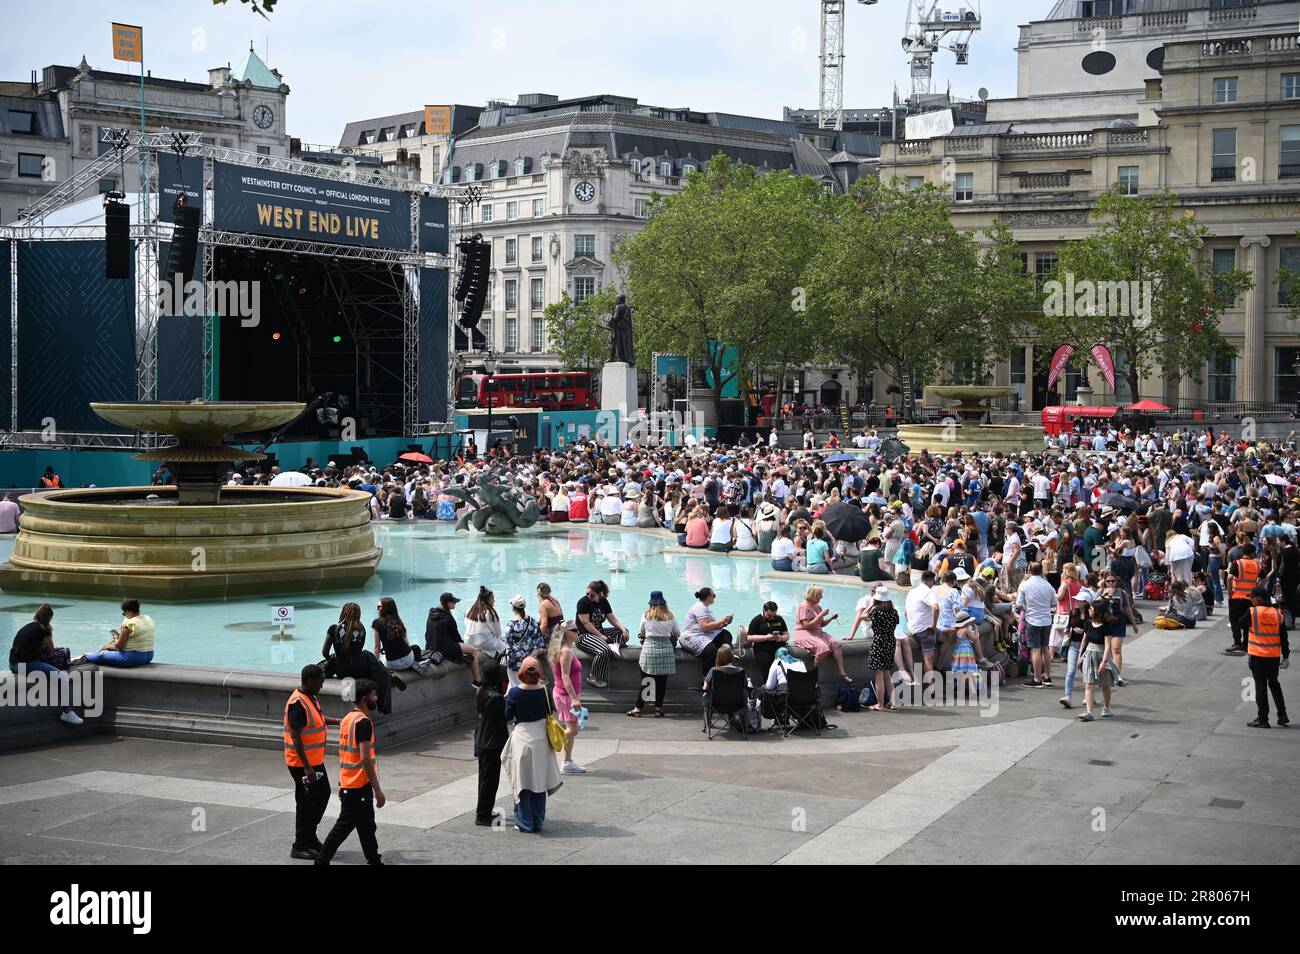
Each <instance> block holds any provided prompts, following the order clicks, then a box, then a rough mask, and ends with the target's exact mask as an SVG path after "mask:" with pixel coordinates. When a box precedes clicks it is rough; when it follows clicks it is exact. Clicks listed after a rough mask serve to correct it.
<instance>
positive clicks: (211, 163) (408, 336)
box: [0, 130, 466, 448]
mask: <svg viewBox="0 0 1300 954" xmlns="http://www.w3.org/2000/svg"><path fill="white" fill-rule="evenodd" d="M104 141H105V142H108V143H113V142H115V141H116V142H117V143H118V146H117V148H115V149H114V150H113V151H110V152H106V153H105V154H104V155H102V156H99V157H98V158H96V159H95V160H94V161H92V162H90V163H89V164H87V165H85V166H83V167H82V168H81V170H80V171H79V172H77V173H76V174H74V175H72V176H70V177H69V178H68V179H66V180H64V181H63V182H61V183H59V184H58V185H57V186H55V187H54V188H53V189H51V190H50V191H49V192H47V193H46V194H45V195H44V196H42V197H41V198H40V199H38V200H37V201H35V202H33V203H32V204H31V205H30V206H28V207H27V208H26V209H25V210H23V211H22V212H21V213H20V216H19V220H18V221H17V222H16V223H15V224H13V225H10V226H0V240H4V239H9V240H11V241H10V246H9V255H10V276H11V281H10V292H9V293H10V314H11V322H10V329H9V331H10V344H11V348H10V364H11V367H10V371H11V374H10V389H11V393H10V398H11V400H10V421H9V422H8V423H9V431H8V433H7V434H6V433H4V432H3V431H0V447H19V446H30V444H29V442H36V443H38V444H39V446H41V447H45V448H50V447H107V446H122V445H121V444H120V443H119V436H118V435H107V434H105V435H100V434H59V435H57V437H56V439H55V440H54V441H53V442H51V441H48V440H40V437H39V432H36V433H35V435H32V434H27V433H24V432H20V431H19V429H18V295H19V288H18V286H19V281H18V277H19V276H18V245H17V243H18V242H23V241H72V240H78V239H81V240H84V239H99V240H102V239H103V238H104V227H103V226H102V225H49V224H47V219H48V217H49V216H50V215H51V214H52V213H54V212H57V211H58V210H60V209H63V208H65V207H66V206H68V205H70V204H72V203H73V202H76V201H79V200H81V199H83V198H86V197H87V196H90V195H95V194H98V190H99V182H100V180H101V179H103V178H105V177H107V176H110V175H112V174H113V173H114V172H116V171H117V170H118V169H120V168H122V167H123V165H124V164H129V163H131V162H132V161H134V160H139V159H141V158H143V159H144V160H145V166H146V167H147V168H148V169H149V173H148V175H147V177H146V180H145V182H144V183H143V184H142V185H141V192H142V201H141V202H140V205H139V206H138V208H140V209H144V208H148V209H152V210H154V214H153V215H151V216H149V217H148V220H147V221H143V222H136V223H135V224H134V225H132V226H131V232H130V234H131V238H132V240H133V241H134V242H135V243H136V259H135V264H136V276H135V283H136V296H135V302H136V328H135V331H136V333H135V338H136V368H135V372H136V397H137V399H138V400H141V401H152V400H156V398H157V393H158V373H157V372H158V319H159V312H160V308H159V300H158V291H159V288H158V256H159V245H160V244H161V243H163V242H169V241H170V240H171V237H172V232H173V226H172V225H171V224H170V223H168V222H162V221H159V219H158V218H157V214H156V213H157V209H158V201H157V197H158V188H159V186H158V167H159V163H158V156H159V154H175V153H181V154H182V155H184V156H185V157H187V158H195V159H201V160H202V161H203V190H202V192H203V205H204V215H203V223H202V225H201V226H200V228H199V233H198V245H199V270H200V271H201V274H202V279H203V281H204V287H205V288H209V289H211V288H212V287H213V284H212V283H213V281H214V268H215V259H216V255H215V254H214V252H215V250H216V249H217V248H219V247H226V248H233V249H245V250H251V251H263V252H289V253H294V254H298V255H311V256H320V257H325V258H333V259H343V260H350V261H356V262H366V263H375V264H381V265H389V266H394V267H397V268H399V269H400V271H401V275H402V276H403V279H404V281H403V282H402V315H401V327H402V334H403V351H402V388H401V393H402V427H403V432H404V433H405V434H408V435H413V434H417V433H420V432H423V431H427V430H428V429H429V428H430V426H431V425H432V424H435V423H441V422H430V421H421V420H419V402H418V395H419V367H420V334H419V328H420V299H419V275H420V269H421V268H446V269H448V270H449V272H450V271H451V270H453V269H454V268H455V265H456V260H455V252H454V239H453V238H452V234H451V230H452V229H453V228H454V224H453V223H452V222H449V223H448V238H449V243H451V244H449V251H448V254H445V255H443V254H436V253H422V252H420V251H419V247H420V201H419V199H420V197H422V196H432V197H435V198H446V199H449V200H451V201H450V202H449V209H455V208H457V207H458V206H457V203H458V202H461V201H463V194H464V192H465V188H466V187H465V186H459V185H456V186H450V185H433V184H430V183H425V182H415V181H411V180H409V179H399V178H396V177H394V176H390V175H387V174H386V173H384V172H381V171H377V170H373V169H369V168H366V167H361V166H356V165H352V164H348V165H339V166H332V165H326V164H320V163H313V162H304V161H302V160H300V159H290V158H283V157H278V156H263V155H256V154H253V153H248V152H242V151H240V150H237V149H232V148H229V147H224V146H215V145H209V144H206V143H203V142H202V141H201V140H200V138H199V135H198V134H197V133H172V132H157V133H145V134H143V135H142V134H141V133H139V132H138V131H133V130H105V133H104ZM141 153H143V154H144V155H143V157H142V156H141ZM218 162H221V163H226V164H229V165H232V166H244V167H247V168H250V169H257V170H261V171H266V172H283V173H290V174H293V175H303V176H314V177H316V178H319V179H329V180H333V181H336V182H346V183H348V184H350V185H362V186H370V187H373V188H380V189H389V190H393V191H397V192H406V193H409V194H410V195H411V222H410V228H411V241H410V246H409V247H408V248H404V249H390V248H366V247H362V246H355V245H343V244H333V243H329V242H316V241H308V240H302V239H293V238H281V237H275V236H266V235H255V234H252V233H246V232H229V231H224V230H220V229H217V228H216V227H215V226H214V224H213V218H214V216H213V179H214V170H215V164H216V163H218ZM449 218H451V216H449ZM455 224H459V223H455ZM452 285H453V283H452V282H451V281H448V282H447V295H448V308H447V314H448V338H449V345H450V339H451V337H452V331H451V329H452V326H453V324H454V321H455V308H454V302H453V301H452V299H451V290H452ZM217 328H218V322H217V320H216V316H215V315H213V314H207V315H205V316H204V330H203V394H204V397H205V398H209V399H211V398H212V397H213V396H214V395H215V394H216V380H215V379H216V368H215V360H214V355H215V352H216V349H215V347H214V345H215V340H216V336H217ZM448 355H449V362H448V363H449V367H448V371H447V374H448V391H449V396H450V392H451V389H452V385H453V382H452V381H451V377H452V370H451V367H450V365H451V363H452V358H453V356H454V348H451V347H450V346H449V349H448ZM451 408H452V405H451V404H450V403H449V404H448V414H449V415H450V414H451ZM121 439H122V440H125V439H127V436H125V435H123V436H122V438H121ZM131 439H133V438H131ZM150 439H151V438H150V437H149V436H147V435H146V436H145V437H143V438H141V439H140V440H139V441H137V442H136V443H132V444H130V446H132V447H137V448H138V447H140V446H143V445H145V444H147V442H148V441H149V440H150Z"/></svg>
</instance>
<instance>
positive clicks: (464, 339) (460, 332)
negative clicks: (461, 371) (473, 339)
mask: <svg viewBox="0 0 1300 954" xmlns="http://www.w3.org/2000/svg"><path fill="white" fill-rule="evenodd" d="M455 334H456V350H457V351H468V350H469V334H468V333H467V332H466V331H465V329H464V328H462V327H460V326H459V325H457V326H456V328H455Z"/></svg>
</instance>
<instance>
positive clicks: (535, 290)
mask: <svg viewBox="0 0 1300 954" xmlns="http://www.w3.org/2000/svg"><path fill="white" fill-rule="evenodd" d="M545 301H546V296H545V294H544V293H543V291H542V280H541V279H540V278H534V279H531V280H530V281H529V282H528V306H529V307H530V308H532V310H533V311H541V309H542V308H543V307H545Z"/></svg>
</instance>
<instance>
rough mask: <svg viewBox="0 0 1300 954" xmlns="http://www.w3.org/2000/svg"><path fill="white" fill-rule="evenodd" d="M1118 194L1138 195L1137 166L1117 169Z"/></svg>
mask: <svg viewBox="0 0 1300 954" xmlns="http://www.w3.org/2000/svg"><path fill="white" fill-rule="evenodd" d="M1119 192H1120V195H1137V194H1138V167H1137V166H1120V167H1119Z"/></svg>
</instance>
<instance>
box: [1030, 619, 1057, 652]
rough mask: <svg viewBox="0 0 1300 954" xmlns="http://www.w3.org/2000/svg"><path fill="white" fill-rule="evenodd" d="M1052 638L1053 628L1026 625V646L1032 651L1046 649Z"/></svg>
mask: <svg viewBox="0 0 1300 954" xmlns="http://www.w3.org/2000/svg"><path fill="white" fill-rule="evenodd" d="M1051 637H1052V627H1051V626H1050V625H1049V626H1030V625H1028V624H1026V625H1025V645H1027V646H1028V647H1029V648H1030V649H1046V648H1047V644H1048V641H1049V640H1050V639H1051Z"/></svg>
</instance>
